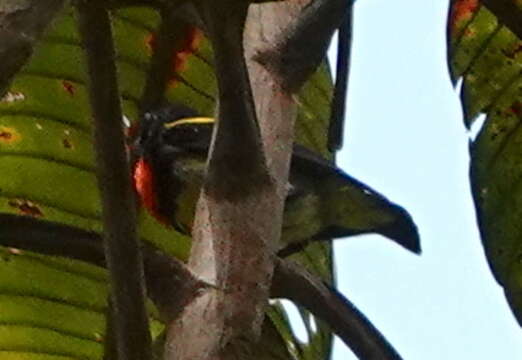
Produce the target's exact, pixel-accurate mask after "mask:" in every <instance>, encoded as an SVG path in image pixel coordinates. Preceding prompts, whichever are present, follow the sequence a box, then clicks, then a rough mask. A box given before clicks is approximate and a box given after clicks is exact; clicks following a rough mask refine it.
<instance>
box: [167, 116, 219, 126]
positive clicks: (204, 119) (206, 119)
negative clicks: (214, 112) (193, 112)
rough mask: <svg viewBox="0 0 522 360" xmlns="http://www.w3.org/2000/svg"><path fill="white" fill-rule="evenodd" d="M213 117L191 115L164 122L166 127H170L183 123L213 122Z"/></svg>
mask: <svg viewBox="0 0 522 360" xmlns="http://www.w3.org/2000/svg"><path fill="white" fill-rule="evenodd" d="M214 122H215V119H214V118H210V117H191V118H184V119H179V120H175V121H172V122H169V123H165V125H164V126H165V128H166V129H172V128H174V127H176V126H180V125H184V124H214Z"/></svg>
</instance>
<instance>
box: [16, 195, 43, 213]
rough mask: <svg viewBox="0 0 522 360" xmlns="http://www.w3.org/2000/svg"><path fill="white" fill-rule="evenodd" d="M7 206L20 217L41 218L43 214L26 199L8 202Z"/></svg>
mask: <svg viewBox="0 0 522 360" xmlns="http://www.w3.org/2000/svg"><path fill="white" fill-rule="evenodd" d="M8 204H9V206H11V207H14V208H16V209H18V211H19V212H20V213H21V214H22V215H26V216H32V217H41V216H43V212H42V210H41V209H40V207H39V206H38V205H36V204H35V203H33V202H32V201H30V200H26V199H11V200H9V202H8Z"/></svg>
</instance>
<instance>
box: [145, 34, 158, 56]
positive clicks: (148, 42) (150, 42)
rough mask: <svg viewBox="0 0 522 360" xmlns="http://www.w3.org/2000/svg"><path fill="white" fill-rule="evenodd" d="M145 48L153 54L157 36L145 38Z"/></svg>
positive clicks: (151, 35) (150, 35)
mask: <svg viewBox="0 0 522 360" xmlns="http://www.w3.org/2000/svg"><path fill="white" fill-rule="evenodd" d="M145 47H146V48H147V50H149V52H150V53H151V54H152V53H153V52H154V50H155V49H156V34H153V33H151V34H149V35H147V37H146V38H145Z"/></svg>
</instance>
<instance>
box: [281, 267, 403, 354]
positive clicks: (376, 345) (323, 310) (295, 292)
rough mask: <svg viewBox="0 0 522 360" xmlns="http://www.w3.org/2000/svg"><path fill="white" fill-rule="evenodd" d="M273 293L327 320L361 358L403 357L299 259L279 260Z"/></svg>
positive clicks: (359, 313)
mask: <svg viewBox="0 0 522 360" xmlns="http://www.w3.org/2000/svg"><path fill="white" fill-rule="evenodd" d="M272 297H279V298H287V299H289V300H291V301H293V302H294V303H296V304H298V305H301V306H303V307H304V308H306V309H307V310H308V311H310V312H311V313H312V314H314V315H315V316H317V317H318V318H320V319H322V320H323V321H325V322H326V323H327V324H328V325H330V327H331V328H332V330H333V332H334V333H335V334H336V335H338V336H339V337H340V338H341V339H342V340H343V341H344V343H345V344H346V345H347V346H348V347H349V348H350V349H352V351H353V352H354V353H355V355H357V357H359V359H364V360H400V359H401V357H400V355H399V354H398V353H397V352H396V351H395V349H394V348H393V347H392V346H391V345H390V343H388V341H387V340H386V339H385V338H384V336H383V335H382V334H381V333H380V332H379V330H377V329H376V328H375V327H374V326H373V324H372V323H371V322H370V321H369V320H368V319H367V318H366V317H365V316H364V314H362V313H361V312H360V311H359V310H358V309H357V308H356V307H355V305H353V304H352V303H351V302H350V301H349V300H348V299H347V298H345V297H344V296H343V295H342V294H341V293H339V292H338V291H337V290H335V289H333V288H332V287H330V286H328V285H327V284H325V283H324V282H323V281H321V280H320V279H319V278H317V277H315V276H314V275H312V274H310V273H309V272H308V271H306V270H305V269H304V268H301V267H300V266H299V265H297V264H296V263H293V262H290V261H288V260H280V259H278V261H276V270H275V273H274V278H273V283H272Z"/></svg>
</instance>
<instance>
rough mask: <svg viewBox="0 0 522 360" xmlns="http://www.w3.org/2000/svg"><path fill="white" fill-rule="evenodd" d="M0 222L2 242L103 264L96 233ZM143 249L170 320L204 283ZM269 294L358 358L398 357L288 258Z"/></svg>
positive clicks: (156, 295)
mask: <svg viewBox="0 0 522 360" xmlns="http://www.w3.org/2000/svg"><path fill="white" fill-rule="evenodd" d="M0 225H1V226H0V239H1V244H2V245H3V246H9V247H15V248H19V249H23V250H29V251H35V252H40V253H43V254H47V255H54V256H62V257H68V258H73V259H77V260H82V261H86V262H89V263H92V264H94V265H98V266H103V267H104V266H105V261H104V258H103V250H102V239H101V237H100V235H99V234H97V233H93V232H88V231H85V230H82V229H77V228H73V227H69V226H66V225H62V224H58V223H51V222H46V221H40V220H35V219H32V218H28V217H22V216H15V215H5V214H0ZM28 239H29V240H28ZM143 252H144V260H145V276H146V279H147V290H148V294H149V296H150V298H151V299H152V300H153V301H154V303H155V305H156V306H157V307H158V309H159V311H160V313H161V315H162V318H163V319H164V321H166V322H171V321H174V320H175V319H177V318H178V316H179V314H180V312H181V311H182V310H183V308H184V307H185V305H186V304H188V303H190V302H191V301H192V300H193V299H194V298H196V297H197V296H199V295H200V294H201V292H202V291H203V290H205V289H206V288H208V287H209V285H208V284H206V283H204V282H202V281H200V280H197V279H196V277H195V276H194V275H193V274H192V272H191V271H190V270H189V269H188V267H187V266H186V265H185V264H183V263H182V262H180V261H179V260H176V259H174V258H171V257H170V256H168V255H165V254H164V253H162V252H161V251H160V250H158V249H155V248H153V247H152V246H150V245H146V244H145V245H144V248H143ZM271 297H272V298H287V299H290V300H292V301H294V302H296V303H298V304H299V305H301V306H303V307H305V308H306V309H308V310H309V311H310V312H311V313H313V314H314V315H315V316H317V317H319V318H321V319H323V320H324V321H325V322H327V323H328V324H329V325H330V326H331V327H332V329H333V331H334V332H335V333H336V334H337V335H339V336H340V337H341V338H342V340H343V341H344V342H345V343H346V345H347V346H349V347H350V348H352V350H354V351H355V352H356V354H358V355H359V356H360V357H361V358H363V359H384V360H386V359H390V360H392V359H393V360H395V359H400V357H399V355H397V353H396V352H395V350H393V348H391V346H390V345H389V344H388V342H387V341H386V340H385V339H384V337H383V336H382V335H381V334H380V333H379V332H378V330H377V329H375V327H374V326H373V325H372V324H371V323H370V322H369V320H368V319H366V318H365V317H364V315H362V314H361V313H360V312H359V311H358V310H357V309H356V308H355V306H354V305H353V304H351V303H350V302H349V300H347V299H346V298H344V297H343V296H342V295H341V294H340V293H338V292H337V291H336V290H335V289H332V288H331V287H330V286H329V285H327V284H325V283H324V282H322V281H321V280H320V279H318V278H316V277H315V276H314V275H312V274H310V273H308V272H307V271H306V270H304V269H302V268H301V267H299V265H297V264H295V263H293V262H291V261H289V260H283V259H277V260H276V268H275V272H274V278H273V283H272V288H271ZM108 326H109V327H110V325H108ZM111 328H112V327H111ZM371 356H377V357H371ZM379 356H381V357H379Z"/></svg>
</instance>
